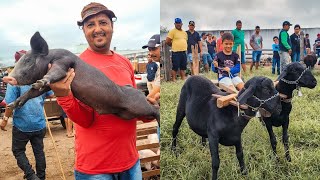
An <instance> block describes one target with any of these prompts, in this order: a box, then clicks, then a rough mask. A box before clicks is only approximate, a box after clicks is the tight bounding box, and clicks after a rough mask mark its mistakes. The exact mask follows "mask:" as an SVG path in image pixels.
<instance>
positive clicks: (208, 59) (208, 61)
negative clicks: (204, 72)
mask: <svg viewBox="0 0 320 180" xmlns="http://www.w3.org/2000/svg"><path fill="white" fill-rule="evenodd" d="M202 61H203V64H204V65H206V64H211V63H212V58H211V55H210V54H202Z"/></svg>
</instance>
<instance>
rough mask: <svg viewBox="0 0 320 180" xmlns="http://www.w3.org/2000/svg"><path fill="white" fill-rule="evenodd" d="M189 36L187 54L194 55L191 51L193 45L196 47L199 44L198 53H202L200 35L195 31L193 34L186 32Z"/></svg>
mask: <svg viewBox="0 0 320 180" xmlns="http://www.w3.org/2000/svg"><path fill="white" fill-rule="evenodd" d="M186 32H187V34H188V41H187V43H188V48H187V52H188V53H192V50H191V45H194V46H195V45H196V44H198V53H200V47H199V41H201V37H200V34H199V33H198V32H197V31H194V32H193V33H191V32H190V31H189V30H188V31H186Z"/></svg>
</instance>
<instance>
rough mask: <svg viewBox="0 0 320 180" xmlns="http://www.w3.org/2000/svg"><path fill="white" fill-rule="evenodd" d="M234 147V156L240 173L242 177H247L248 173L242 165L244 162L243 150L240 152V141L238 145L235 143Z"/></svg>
mask: <svg viewBox="0 0 320 180" xmlns="http://www.w3.org/2000/svg"><path fill="white" fill-rule="evenodd" d="M235 146H236V155H237V159H238V161H239V166H240V171H241V173H242V175H247V173H248V172H247V169H246V166H245V164H244V160H243V150H242V144H241V141H240V142H239V143H237V144H236V145H235Z"/></svg>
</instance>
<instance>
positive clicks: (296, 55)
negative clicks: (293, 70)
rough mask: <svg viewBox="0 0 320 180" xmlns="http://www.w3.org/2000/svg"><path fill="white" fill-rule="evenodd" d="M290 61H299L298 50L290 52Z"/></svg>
mask: <svg viewBox="0 0 320 180" xmlns="http://www.w3.org/2000/svg"><path fill="white" fill-rule="evenodd" d="M291 59H292V62H300V52H292V55H291Z"/></svg>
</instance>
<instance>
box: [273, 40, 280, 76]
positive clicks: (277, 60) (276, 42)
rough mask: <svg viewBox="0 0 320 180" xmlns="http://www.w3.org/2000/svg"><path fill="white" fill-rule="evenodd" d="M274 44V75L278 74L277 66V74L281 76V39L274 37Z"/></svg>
mask: <svg viewBox="0 0 320 180" xmlns="http://www.w3.org/2000/svg"><path fill="white" fill-rule="evenodd" d="M273 42H274V44H272V51H273V58H272V74H275V72H276V66H277V73H278V75H279V74H280V56H279V50H280V49H279V38H278V37H277V36H274V37H273Z"/></svg>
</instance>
